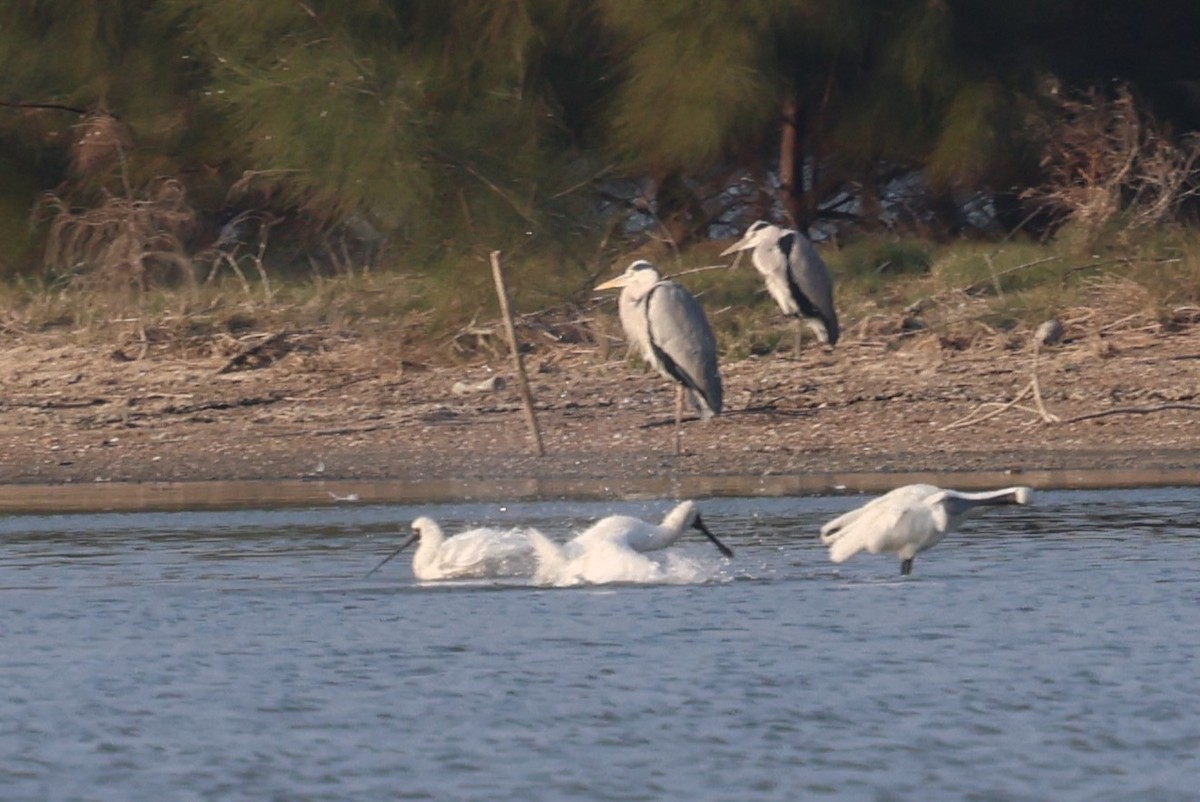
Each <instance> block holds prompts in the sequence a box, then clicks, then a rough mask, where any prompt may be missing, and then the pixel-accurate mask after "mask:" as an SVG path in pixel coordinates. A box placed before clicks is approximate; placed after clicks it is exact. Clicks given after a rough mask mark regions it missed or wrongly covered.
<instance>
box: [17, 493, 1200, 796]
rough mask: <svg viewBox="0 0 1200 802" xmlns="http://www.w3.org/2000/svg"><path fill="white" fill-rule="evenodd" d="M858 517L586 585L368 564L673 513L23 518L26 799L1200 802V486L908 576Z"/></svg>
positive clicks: (1044, 509) (1007, 525)
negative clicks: (411, 523)
mask: <svg viewBox="0 0 1200 802" xmlns="http://www.w3.org/2000/svg"><path fill="white" fill-rule="evenodd" d="M861 501H862V498H854V497H828V498H822V497H812V498H788V499H713V500H708V501H705V502H703V503H702V510H703V513H704V517H705V520H706V521H707V522H708V524H709V526H710V527H711V528H712V529H713V530H714V531H715V532H717V533H718V534H719V535H720V536H722V537H723V538H724V539H725V540H726V542H727V543H729V544H730V545H731V546H733V547H734V548H735V549H736V550H737V555H736V557H735V559H734V560H733V561H732V562H731V563H729V564H728V565H727V566H725V567H724V568H722V569H721V570H720V571H719V572H718V574H717V577H716V578H715V579H713V580H710V581H707V582H705V583H703V584H696V585H675V584H661V585H652V586H633V585H621V586H606V587H582V588H570V589H544V588H531V587H527V586H523V585H521V584H520V583H519V582H516V583H513V582H511V581H510V582H509V584H506V585H493V584H489V583H486V582H479V581H474V582H470V583H441V584H439V585H424V586H422V585H420V584H416V583H414V582H413V580H412V576H411V573H410V572H409V567H408V564H407V560H405V559H404V558H399V559H397V560H395V561H393V562H392V563H389V564H388V566H386V567H385V568H384V569H383V570H382V571H380V572H379V573H377V574H375V575H374V576H372V577H370V578H369V579H367V578H364V574H365V573H366V572H367V571H368V570H369V569H370V568H371V567H372V566H373V565H374V564H375V563H376V562H377V561H378V560H379V559H380V558H381V557H382V556H383V555H384V554H386V553H387V551H389V550H390V549H391V548H392V547H393V546H395V545H398V542H399V540H398V538H399V536H398V535H396V534H393V533H394V532H395V531H396V529H397V528H398V527H399V526H400V525H401V524H402V523H406V522H407V521H408V520H409V519H411V518H412V517H414V516H415V515H416V514H418V513H426V514H431V515H433V516H434V517H437V518H439V519H440V520H442V521H443V523H444V524H445V525H446V528H447V531H450V532H452V531H456V530H457V529H458V528H460V527H462V526H465V525H467V524H468V523H472V524H473V523H481V522H484V521H489V522H492V523H503V524H505V525H507V524H531V525H534V526H538V527H539V528H541V529H543V531H546V532H547V533H548V534H552V535H555V536H558V537H560V538H562V537H565V535H566V534H567V533H568V532H569V531H570V529H571V527H572V526H573V525H575V524H577V523H580V522H583V521H586V520H587V519H589V518H592V517H596V516H599V515H602V514H607V513H609V512H612V511H614V510H615V511H622V512H632V513H634V514H642V515H645V516H648V517H654V516H657V515H658V514H660V513H661V512H662V511H663V510H664V509H666V508H667V507H668V506H669V505H668V504H667V503H666V502H660V503H650V502H646V503H614V504H600V503H567V504H564V503H557V504H534V503H526V504H513V505H507V506H506V507H503V508H502V507H501V506H500V505H486V504H472V505H458V506H441V507H438V506H434V507H428V506H427V507H422V508H420V509H417V508H411V507H399V506H383V505H376V506H361V505H349V504H345V505H325V506H320V507H314V508H312V509H290V510H262V511H242V512H203V513H187V512H180V513H170V514H167V513H144V514H107V515H66V516H22V517H8V518H0V799H3V800H6V801H8V800H122V801H123V802H132V801H134V800H156V801H158V800H193V799H194V800H301V799H302V800H349V799H354V800H366V799H436V800H467V799H480V800H554V799H579V800H697V799H721V800H747V799H779V800H792V799H812V798H821V797H831V798H837V799H852V800H853V799H866V800H907V799H913V800H926V799H975V800H1020V799H1030V800H1033V799H1038V800H1043V799H1044V800H1073V799H1078V800H1132V799H1145V800H1156V801H1157V800H1172V799H1189V800H1190V799H1197V798H1198V797H1200V780H1198V779H1197V778H1200V556H1198V554H1200V491H1197V490H1195V489H1169V488H1168V489H1156V490H1143V491H1108V492H1103V491H1086V492H1084V491H1075V492H1046V493H1041V494H1040V495H1039V496H1038V497H1037V499H1036V502H1037V503H1036V506H1034V507H1031V508H1022V509H1017V510H1003V511H997V512H995V513H993V514H991V515H990V516H989V517H986V518H982V519H979V520H978V521H975V522H971V523H969V524H968V525H967V531H965V532H963V533H960V534H957V535H953V536H951V537H950V538H948V539H947V540H946V541H943V543H942V544H941V545H939V546H938V547H937V548H935V549H933V550H932V551H930V552H927V553H925V554H923V555H921V556H919V557H918V558H917V561H916V567H915V572H914V574H913V575H912V576H911V577H909V578H906V579H904V580H903V581H902V580H901V579H900V577H899V576H898V575H897V574H898V565H897V562H896V561H895V560H894V559H892V558H891V557H882V556H881V557H873V556H870V555H860V556H859V557H856V558H855V559H854V560H852V561H850V562H848V563H846V564H844V565H842V566H838V567H834V566H832V565H831V564H829V563H828V561H827V560H826V558H825V554H824V552H823V550H822V549H821V548H820V546H819V544H818V543H817V542H816V539H815V537H814V533H815V532H816V530H817V528H818V527H819V525H820V524H821V523H822V522H824V521H825V520H827V519H828V518H830V517H833V516H834V515H836V514H838V513H840V512H842V511H844V510H846V509H848V508H849V507H851V506H854V505H856V504H858V503H861ZM686 549H687V550H688V552H689V553H690V552H692V551H694V552H695V553H696V555H698V556H699V555H702V556H703V559H709V551H708V550H707V549H706V546H705V544H704V543H703V541H702V540H699V539H697V540H696V541H695V542H694V543H690V544H689V545H687V546H686Z"/></svg>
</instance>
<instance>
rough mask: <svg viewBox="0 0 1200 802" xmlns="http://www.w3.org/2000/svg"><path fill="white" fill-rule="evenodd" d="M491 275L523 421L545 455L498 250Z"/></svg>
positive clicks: (495, 252) (536, 448)
mask: <svg viewBox="0 0 1200 802" xmlns="http://www.w3.org/2000/svg"><path fill="white" fill-rule="evenodd" d="M492 277H493V278H494V279H496V297H497V298H499V299H500V314H501V315H502V316H503V317H504V328H505V330H506V331H507V332H508V347H509V348H510V349H511V350H512V358H513V367H514V368H516V371H517V390H518V391H519V392H520V393H521V406H522V407H524V409H525V422H526V423H528V424H529V433H530V434H531V435H533V446H534V453H536V454H537V455H538V456H539V457H543V456H545V455H546V450H545V448H543V447H542V433H541V431H539V430H538V423H537V417H536V416H535V415H534V414H533V397H532V396H531V395H530V393H529V380H528V379H526V378H525V363H524V361H523V360H522V359H521V349H520V348H518V347H517V329H516V327H515V326H514V325H513V318H512V312H511V311H509V308H508V290H507V289H505V286H504V273H503V272H501V270H500V251H492Z"/></svg>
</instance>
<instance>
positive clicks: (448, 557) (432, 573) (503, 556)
mask: <svg viewBox="0 0 1200 802" xmlns="http://www.w3.org/2000/svg"><path fill="white" fill-rule="evenodd" d="M531 531H534V530H531V529H492V528H488V527H483V528H479V529H471V530H468V531H466V532H461V533H459V534H457V535H454V536H453V537H450V538H447V537H446V535H445V533H444V532H443V531H442V527H441V526H439V525H438V523H437V521H434V520H433V519H432V518H427V517H424V516H422V517H420V518H417V519H416V520H415V521H413V522H412V532H413V533H412V536H411V537H409V538H408V539H407V540H405V541H404V542H403V543H402V544H400V547H399V548H398V549H396V550H395V551H393V552H392V553H391V554H389V555H388V556H387V557H384V558H383V561H382V562H380V563H379V564H378V565H376V566H375V567H374V568H372V569H371V570H370V571H369V572H368V573H367V576H370V575H371V574H373V573H375V572H376V571H378V570H379V569H380V568H382V567H383V566H384V565H385V564H387V562H388V561H389V560H391V559H392V558H393V557H395V556H396V555H397V554H399V553H400V552H402V551H404V550H405V549H406V548H408V547H409V546H410V545H412V544H413V543H417V551H416V553H415V554H413V562H412V571H413V576H414V577H416V578H417V579H421V580H429V579H463V578H479V577H495V576H528V575H529V574H531V573H533V570H534V554H533V544H532V543H531V542H530V540H529V533H530V532H531Z"/></svg>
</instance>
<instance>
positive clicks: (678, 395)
mask: <svg viewBox="0 0 1200 802" xmlns="http://www.w3.org/2000/svg"><path fill="white" fill-rule="evenodd" d="M675 453H676V454H682V453H683V385H682V384H676V385H675Z"/></svg>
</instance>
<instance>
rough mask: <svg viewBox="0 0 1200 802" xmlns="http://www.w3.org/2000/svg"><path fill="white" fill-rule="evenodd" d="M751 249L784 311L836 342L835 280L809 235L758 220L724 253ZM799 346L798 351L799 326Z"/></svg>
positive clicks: (830, 342)
mask: <svg viewBox="0 0 1200 802" xmlns="http://www.w3.org/2000/svg"><path fill="white" fill-rule="evenodd" d="M751 248H753V249H754V250H753V252H752V253H751V254H750V256H751V261H752V262H753V263H754V267H755V269H756V270H758V272H759V273H760V274H762V277H763V280H764V281H765V282H766V285H767V292H769V293H770V294H771V297H772V298H774V299H775V303H777V304H779V308H780V310H781V311H782V312H783V314H785V315H787V316H788V317H792V318H797V319H799V320H803V321H804V323H806V324H807V325H808V327H809V328H810V329H812V331H813V333H814V334H816V335H817V339H818V340H820V341H821V342H823V343H826V344H828V345H831V346H832V345H837V341H838V334H839V333H840V332H839V329H838V319H837V312H836V311H835V310H834V308H833V281H832V280H831V279H830V278H829V271H828V270H827V269H826V268H825V263H824V262H822V261H821V257H820V256H819V255H818V254H817V249H816V248H814V247H813V244H812V242H810V241H809V239H808V237H806V236H804V235H803V234H801V233H800V232H799V231H792V230H790V229H786V228H781V227H780V226H776V225H772V224H770V223H767V222H765V221H763V220H759V221H757V222H755V223H753V224H752V225H751V226H750V227H749V228H748V229H746V234H745V236H743V237H742V238H741V239H740V240H739V241H738V242H736V243H734V244H733V245H730V246H729V247H728V248H726V249H725V250H723V251H721V255H722V256H728V255H729V254H731V253H734V252H736V251H745V250H749V249H751ZM796 346H797V351H799V346H800V330H799V329H797V333H796Z"/></svg>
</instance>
